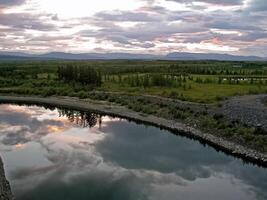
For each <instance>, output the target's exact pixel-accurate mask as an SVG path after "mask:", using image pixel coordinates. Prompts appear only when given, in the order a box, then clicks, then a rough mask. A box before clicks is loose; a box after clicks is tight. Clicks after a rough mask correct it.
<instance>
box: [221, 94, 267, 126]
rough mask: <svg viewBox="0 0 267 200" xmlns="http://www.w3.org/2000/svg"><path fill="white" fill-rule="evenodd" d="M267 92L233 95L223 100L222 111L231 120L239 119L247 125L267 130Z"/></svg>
mask: <svg viewBox="0 0 267 200" xmlns="http://www.w3.org/2000/svg"><path fill="white" fill-rule="evenodd" d="M266 99H267V94H262V95H248V96H237V97H233V98H231V99H229V100H227V101H226V102H224V104H223V107H222V112H223V114H224V115H225V116H227V117H228V118H230V119H231V120H240V121H241V122H242V123H244V124H247V125H249V126H254V127H255V126H258V127H261V128H262V129H264V130H266V131H267V106H266V105H265V104H264V101H265V100H266Z"/></svg>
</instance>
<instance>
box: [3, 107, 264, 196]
mask: <svg viewBox="0 0 267 200" xmlns="http://www.w3.org/2000/svg"><path fill="white" fill-rule="evenodd" d="M0 153H1V156H2V158H3V160H4V163H5V169H6V173H7V177H8V179H9V180H10V183H11V186H12V190H13V193H14V195H15V197H16V199H17V200H32V199H34V200H35V199H36V200H37V199H38V200H50V199H51V200H72V199H79V200H83V199H86V200H87V199H97V200H102V199H105V200H108V199H114V200H127V199H129V200H131V199H138V200H143V199H151V200H157V199H158V200H163V199H164V200H174V199H175V200H177V199H181V200H213V199H216V200H226V199H227V200H232V199H233V200H239V199H240V200H256V199H258V200H263V199H267V170H266V169H263V168H259V167H257V166H253V165H249V164H244V163H243V162H242V161H241V160H240V159H236V158H234V157H232V156H227V155H225V154H224V153H222V152H217V151H215V150H214V149H213V148H211V147H207V146H203V145H201V144H200V143H199V142H197V141H193V140H189V139H186V138H182V137H180V136H175V135H173V134H171V133H169V132H168V131H164V130H160V129H158V128H155V127H151V126H145V125H138V124H136V123H134V122H128V121H126V120H123V119H118V118H111V117H107V116H105V117H100V116H98V115H97V114H89V113H87V114H86V113H79V112H73V111H67V110H60V109H53V110H49V109H45V108H42V107H37V106H30V107H27V106H16V105H0Z"/></svg>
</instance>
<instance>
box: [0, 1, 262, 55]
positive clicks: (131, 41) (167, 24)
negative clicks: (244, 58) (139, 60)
mask: <svg viewBox="0 0 267 200" xmlns="http://www.w3.org/2000/svg"><path fill="white" fill-rule="evenodd" d="M0 51H16V52H26V53H46V52H51V51H61V52H71V53H85V52H96V53H106V52H127V53H149V54H162V55H165V54H168V53H170V52H193V53H228V54H234V55H256V56H263V57H267V0H197V1H195V0H0Z"/></svg>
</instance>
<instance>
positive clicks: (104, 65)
mask: <svg viewBox="0 0 267 200" xmlns="http://www.w3.org/2000/svg"><path fill="white" fill-rule="evenodd" d="M62 66H69V67H73V68H74V69H75V68H77V67H81V68H86V67H89V68H92V69H94V70H95V71H96V72H97V73H98V74H99V76H101V84H90V83H86V82H84V83H82V82H78V81H75V80H72V79H68V80H63V79H62V78H60V77H59V74H58V69H59V67H62ZM0 69H1V72H0V92H1V93H17V94H36V95H44V96H50V95H67V96H79V95H82V94H84V93H86V92H91V91H103V92H114V93H118V92H119V93H123V94H131V95H156V96H162V97H167V98H172V99H180V100H183V101H192V102H200V103H214V102H218V101H221V100H224V99H226V98H228V97H231V96H235V95H245V94H258V93H266V92H267V63H266V62H222V61H132V60H130V61H125V60H115V61H10V62H1V63H0ZM71 73H72V72H71ZM81 74H84V72H83V73H81ZM85 79H86V77H85Z"/></svg>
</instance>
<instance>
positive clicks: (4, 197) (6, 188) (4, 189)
mask: <svg viewBox="0 0 267 200" xmlns="http://www.w3.org/2000/svg"><path fill="white" fill-rule="evenodd" d="M12 199H13V196H12V192H11V188H10V185H9V182H8V181H7V179H6V177H5V171H4V165H3V162H2V159H1V157H0V200H12Z"/></svg>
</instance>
